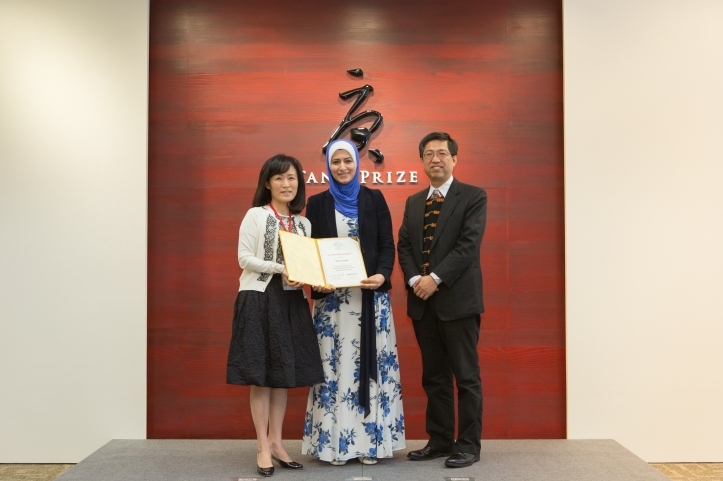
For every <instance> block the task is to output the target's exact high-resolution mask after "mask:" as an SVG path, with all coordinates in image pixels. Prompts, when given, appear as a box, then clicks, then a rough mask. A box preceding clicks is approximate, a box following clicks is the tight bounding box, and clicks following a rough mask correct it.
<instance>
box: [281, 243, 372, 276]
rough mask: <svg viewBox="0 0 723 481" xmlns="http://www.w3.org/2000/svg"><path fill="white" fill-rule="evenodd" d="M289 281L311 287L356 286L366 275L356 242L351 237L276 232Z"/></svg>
mask: <svg viewBox="0 0 723 481" xmlns="http://www.w3.org/2000/svg"><path fill="white" fill-rule="evenodd" d="M279 236H280V238H281V249H282V250H283V252H284V263H285V264H286V270H287V271H288V273H289V280H292V281H297V282H303V283H304V284H309V285H312V286H324V287H359V286H360V285H361V281H362V279H366V278H367V271H366V268H365V267H364V259H363V258H362V253H361V248H360V247H359V242H358V241H357V240H356V239H354V238H352V237H331V238H327V239H310V238H308V237H304V236H301V235H298V234H292V233H290V232H285V231H281V232H279Z"/></svg>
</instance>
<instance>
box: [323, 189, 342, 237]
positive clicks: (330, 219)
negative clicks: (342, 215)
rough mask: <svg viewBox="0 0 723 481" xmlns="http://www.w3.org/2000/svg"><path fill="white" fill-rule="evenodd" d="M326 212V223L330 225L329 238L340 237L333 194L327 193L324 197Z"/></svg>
mask: <svg viewBox="0 0 723 481" xmlns="http://www.w3.org/2000/svg"><path fill="white" fill-rule="evenodd" d="M324 212H325V214H326V223H327V224H328V225H329V237H339V235H338V233H337V230H336V213H335V212H334V197H333V196H332V195H331V192H329V191H328V190H327V191H326V195H325V196H324Z"/></svg>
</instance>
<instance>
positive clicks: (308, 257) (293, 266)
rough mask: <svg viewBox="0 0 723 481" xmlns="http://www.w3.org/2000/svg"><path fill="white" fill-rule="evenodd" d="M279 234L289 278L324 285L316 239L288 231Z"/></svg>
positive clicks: (313, 284) (309, 283)
mask: <svg viewBox="0 0 723 481" xmlns="http://www.w3.org/2000/svg"><path fill="white" fill-rule="evenodd" d="M279 236H280V237H279V238H280V239H281V249H282V250H283V252H284V264H286V270H287V271H288V273H289V279H290V280H292V281H297V282H303V283H304V284H308V285H310V286H323V285H324V273H323V272H322V270H321V264H319V254H318V252H317V249H316V242H314V239H310V238H309V237H304V236H303V235H298V234H292V233H291V232H286V231H281V232H279Z"/></svg>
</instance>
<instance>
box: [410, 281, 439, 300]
mask: <svg viewBox="0 0 723 481" xmlns="http://www.w3.org/2000/svg"><path fill="white" fill-rule="evenodd" d="M438 290H439V289H438V288H437V281H435V280H434V278H433V277H432V276H422V277H420V278H419V279H418V280H417V282H415V283H414V293H415V294H416V295H417V297H419V298H421V299H422V300H424V301H426V300H427V299H429V297H430V296H431V295H432V294H434V293H435V292H437V291H438Z"/></svg>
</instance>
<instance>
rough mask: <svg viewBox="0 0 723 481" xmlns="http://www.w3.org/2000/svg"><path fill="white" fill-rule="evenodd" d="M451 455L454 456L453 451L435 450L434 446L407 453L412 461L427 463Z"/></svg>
mask: <svg viewBox="0 0 723 481" xmlns="http://www.w3.org/2000/svg"><path fill="white" fill-rule="evenodd" d="M450 454H452V452H451V451H445V450H444V449H437V448H433V447H432V446H425V447H423V448H422V449H417V450H416V451H409V452H408V453H407V457H408V458H409V459H411V460H412V461H426V460H427V459H434V458H439V457H441V456H449V455H450Z"/></svg>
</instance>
